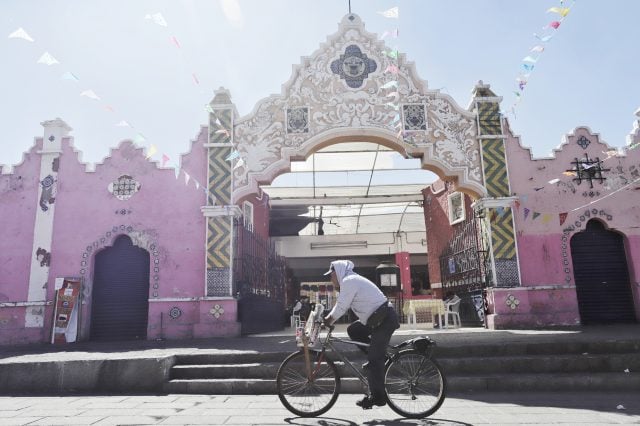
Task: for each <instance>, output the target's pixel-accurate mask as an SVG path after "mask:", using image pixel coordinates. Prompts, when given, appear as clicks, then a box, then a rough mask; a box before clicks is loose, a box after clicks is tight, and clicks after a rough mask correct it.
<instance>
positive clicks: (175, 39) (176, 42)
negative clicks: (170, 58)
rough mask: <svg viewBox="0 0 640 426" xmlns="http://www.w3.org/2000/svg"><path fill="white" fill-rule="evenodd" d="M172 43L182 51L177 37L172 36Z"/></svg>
mask: <svg viewBox="0 0 640 426" xmlns="http://www.w3.org/2000/svg"><path fill="white" fill-rule="evenodd" d="M171 42H172V43H173V44H174V45H175V46H176V47H177V48H178V49H180V42H179V41H178V39H177V38H175V36H171Z"/></svg>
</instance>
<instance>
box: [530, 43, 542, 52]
mask: <svg viewBox="0 0 640 426" xmlns="http://www.w3.org/2000/svg"><path fill="white" fill-rule="evenodd" d="M531 52H537V53H542V52H544V46H540V45H537V46H533V47H532V48H531Z"/></svg>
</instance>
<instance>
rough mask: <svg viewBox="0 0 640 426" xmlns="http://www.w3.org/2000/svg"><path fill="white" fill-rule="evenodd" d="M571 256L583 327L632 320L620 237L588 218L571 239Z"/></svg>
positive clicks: (629, 293) (631, 302) (628, 283)
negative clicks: (580, 229) (584, 325)
mask: <svg viewBox="0 0 640 426" xmlns="http://www.w3.org/2000/svg"><path fill="white" fill-rule="evenodd" d="M571 257H572V259H573V270H574V277H575V282H576V292H577V295H578V309H579V311H580V319H581V321H582V323H583V324H608V323H619V322H634V321H635V320H636V317H635V313H634V307H633V296H632V294H631V286H630V282H629V267H628V265H627V256H626V253H625V249H624V241H623V237H622V235H621V234H618V233H617V232H612V231H608V230H607V229H605V227H604V225H603V224H602V222H600V221H598V220H595V219H591V220H590V221H589V222H587V227H586V229H585V230H584V231H582V232H579V233H577V234H575V235H574V236H573V237H572V238H571Z"/></svg>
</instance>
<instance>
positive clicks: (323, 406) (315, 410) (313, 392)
mask: <svg viewBox="0 0 640 426" xmlns="http://www.w3.org/2000/svg"><path fill="white" fill-rule="evenodd" d="M309 358H310V364H311V378H309V377H308V374H307V368H306V364H305V358H304V351H302V350H301V351H299V352H295V353H292V354H291V355H289V356H288V357H287V358H286V359H285V360H284V361H283V362H282V364H281V365H280V368H279V369H278V373H277V374H276V387H277V390H278V397H279V398H280V401H281V402H282V404H283V405H284V406H285V407H286V408H287V410H289V411H291V412H292V413H293V414H296V415H298V416H301V417H315V416H319V415H320V414H323V413H325V412H327V410H329V409H330V408H331V407H332V406H333V404H335V402H336V399H338V394H339V393H340V376H339V375H338V369H337V368H336V366H335V364H334V363H333V362H332V361H331V360H329V359H327V358H326V357H325V356H324V354H322V353H320V352H315V351H309Z"/></svg>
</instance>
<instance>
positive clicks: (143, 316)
mask: <svg viewBox="0 0 640 426" xmlns="http://www.w3.org/2000/svg"><path fill="white" fill-rule="evenodd" d="M92 293H93V296H92V302H91V340H144V339H146V338H147V321H148V313H149V303H148V300H149V252H148V251H146V250H145V249H142V248H140V247H136V246H134V245H133V243H132V241H131V239H130V238H129V237H128V236H126V235H121V236H119V237H118V238H116V240H115V241H114V243H113V246H112V247H107V248H105V249H104V250H102V251H100V252H99V253H97V254H96V257H95V268H94V279H93V292H92Z"/></svg>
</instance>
